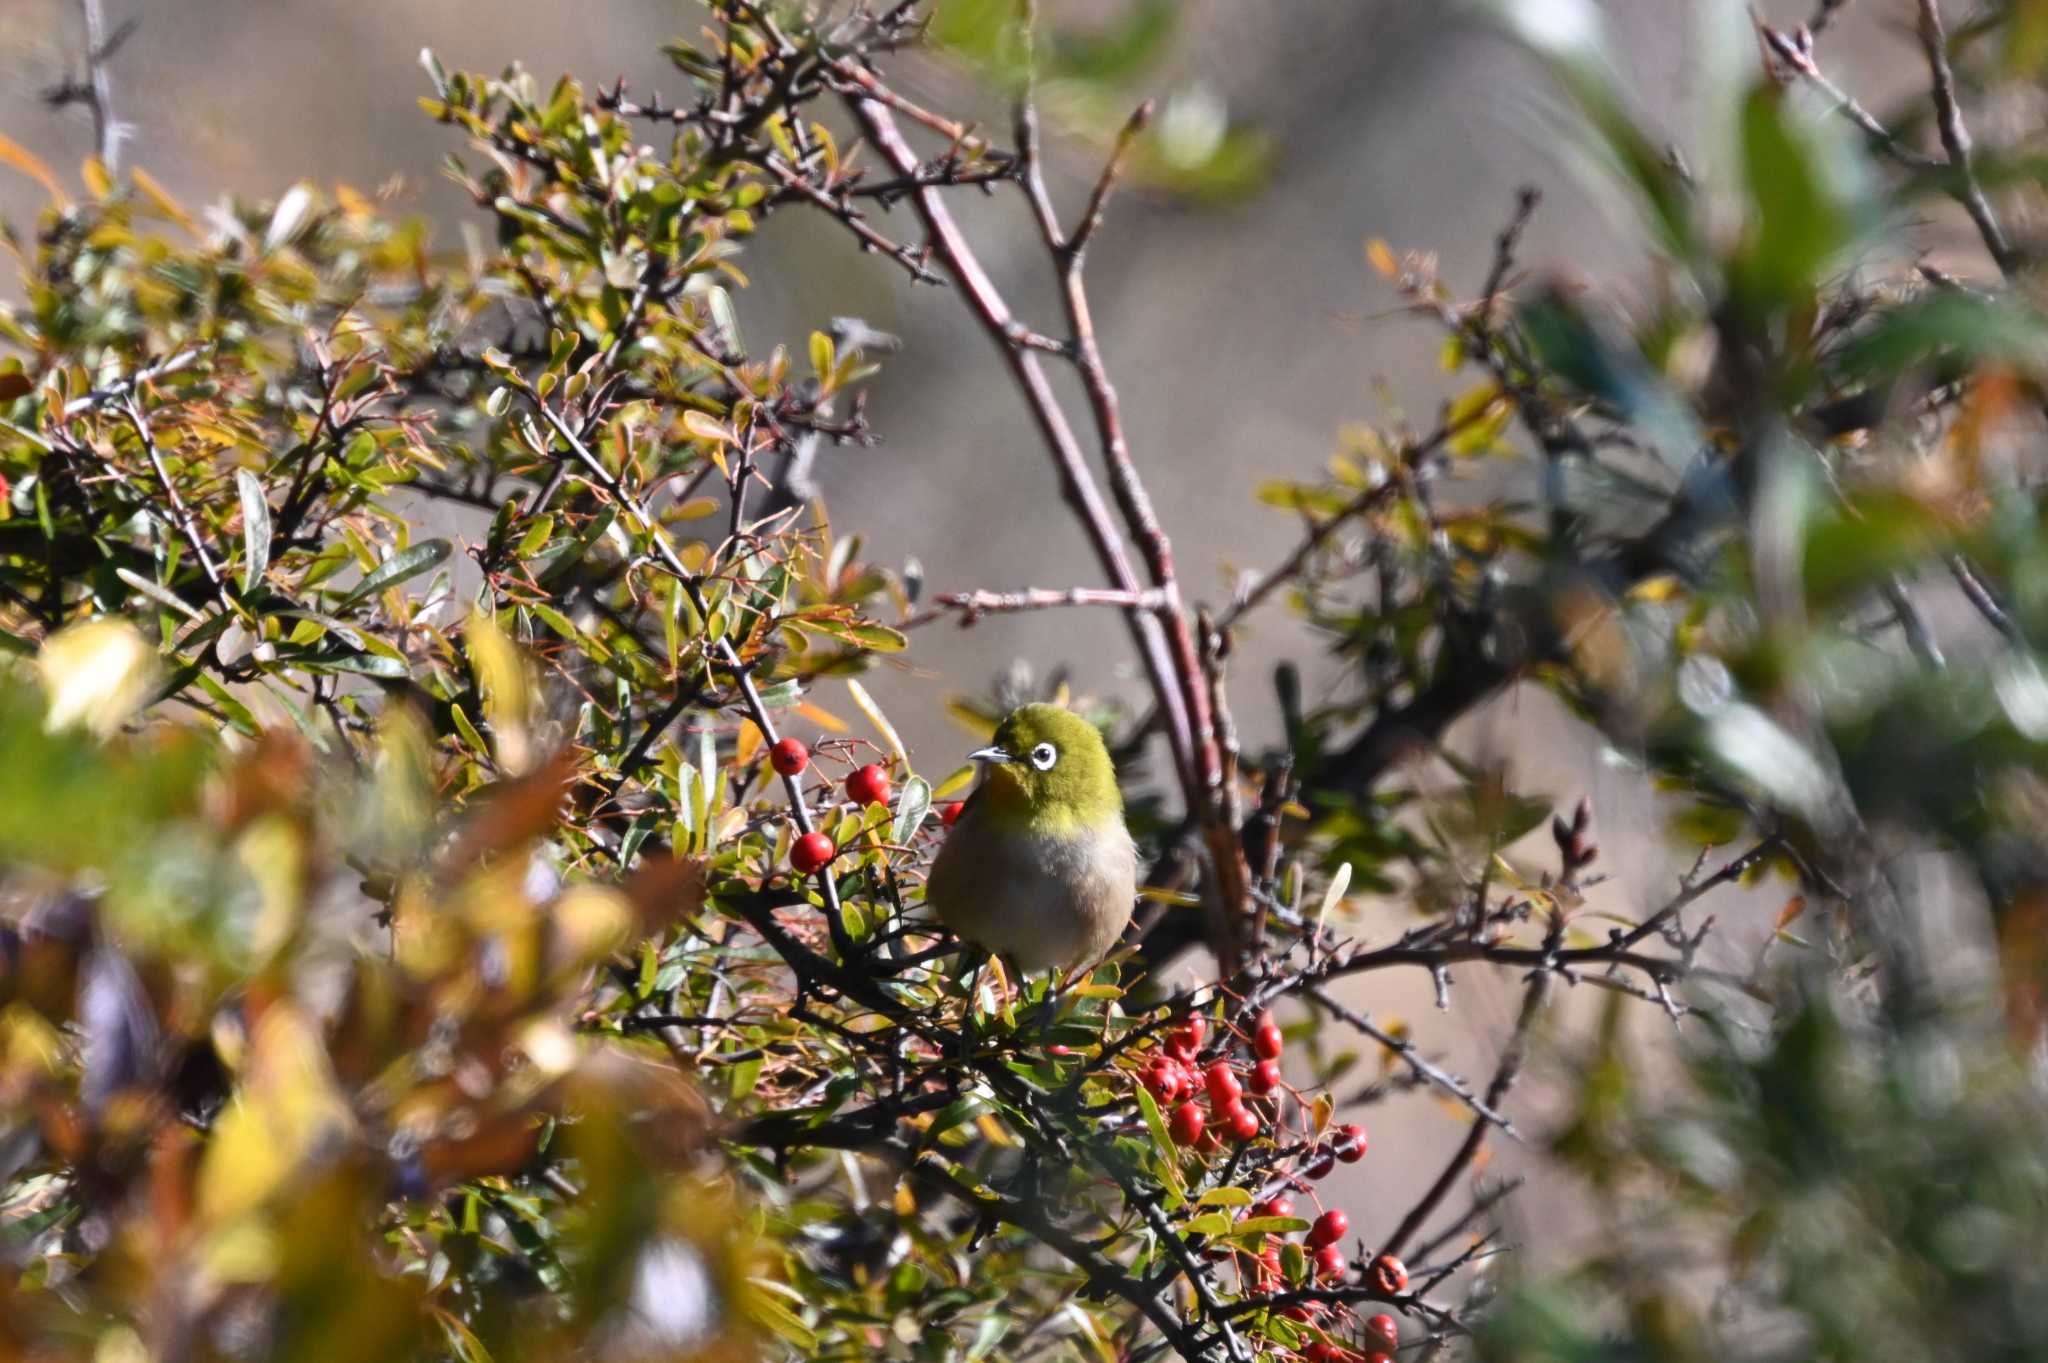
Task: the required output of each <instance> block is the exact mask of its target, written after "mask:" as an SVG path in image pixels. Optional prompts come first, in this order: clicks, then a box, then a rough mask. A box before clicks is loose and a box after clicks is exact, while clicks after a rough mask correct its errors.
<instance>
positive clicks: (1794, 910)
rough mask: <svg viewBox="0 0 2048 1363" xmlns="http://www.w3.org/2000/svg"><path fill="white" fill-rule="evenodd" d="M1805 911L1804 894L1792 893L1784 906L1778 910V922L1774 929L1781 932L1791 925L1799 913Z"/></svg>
mask: <svg viewBox="0 0 2048 1363" xmlns="http://www.w3.org/2000/svg"><path fill="white" fill-rule="evenodd" d="M1805 912H1806V896H1805V895H1803V894H1795V895H1793V896H1792V897H1791V898H1790V899H1788V900H1786V901H1785V907H1784V908H1782V909H1779V910H1778V923H1777V928H1776V930H1777V931H1779V932H1783V931H1784V930H1785V929H1786V928H1789V927H1791V926H1792V920H1794V919H1795V918H1797V917H1799V915H1800V914H1802V913H1805Z"/></svg>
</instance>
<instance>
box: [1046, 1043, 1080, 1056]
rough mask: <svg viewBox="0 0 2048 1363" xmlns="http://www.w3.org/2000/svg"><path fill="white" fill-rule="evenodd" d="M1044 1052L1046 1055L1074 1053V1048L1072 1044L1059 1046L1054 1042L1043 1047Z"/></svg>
mask: <svg viewBox="0 0 2048 1363" xmlns="http://www.w3.org/2000/svg"><path fill="white" fill-rule="evenodd" d="M1045 1053H1046V1054H1047V1055H1058V1056H1068V1055H1072V1054H1073V1053H1074V1048H1073V1047H1072V1046H1061V1045H1058V1044H1057V1043H1055V1044H1054V1045H1051V1046H1047V1047H1046V1048H1045Z"/></svg>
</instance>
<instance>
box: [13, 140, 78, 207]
mask: <svg viewBox="0 0 2048 1363" xmlns="http://www.w3.org/2000/svg"><path fill="white" fill-rule="evenodd" d="M0 165H7V166H13V167H14V168H15V169H16V170H18V171H20V172H21V173H22V174H23V175H26V176H28V177H29V178H30V179H32V180H34V181H35V182H36V183H37V184H39V185H41V186H42V187H43V188H44V189H46V190H48V191H49V192H50V197H51V198H52V199H54V200H56V203H57V206H58V207H59V208H62V207H64V206H65V205H66V204H68V203H70V202H71V196H70V195H68V194H66V193H65V192H64V187H63V186H62V185H60V184H58V183H57V177H56V176H54V175H52V174H50V168H49V167H48V166H46V165H44V164H43V163H42V162H41V161H38V160H37V159H36V158H35V157H34V156H33V155H32V154H30V152H29V150H28V148H26V147H24V146H22V145H21V143H19V142H16V141H15V140H14V139H13V138H11V137H0Z"/></svg>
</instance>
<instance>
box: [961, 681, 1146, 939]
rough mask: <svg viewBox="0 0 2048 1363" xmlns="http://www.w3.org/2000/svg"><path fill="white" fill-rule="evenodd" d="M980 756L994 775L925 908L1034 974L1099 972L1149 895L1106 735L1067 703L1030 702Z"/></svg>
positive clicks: (971, 804) (966, 815)
mask: <svg viewBox="0 0 2048 1363" xmlns="http://www.w3.org/2000/svg"><path fill="white" fill-rule="evenodd" d="M970 755H971V756H972V757H973V758H974V759H975V760H976V761H979V762H986V763H988V764H989V767H988V775H987V776H986V778H985V779H984V780H983V781H982V783H981V785H980V786H979V787H978V788H977V789H976V790H975V792H974V794H973V795H972V796H971V797H970V798H969V799H968V801H967V806H966V808H965V809H963V810H962V811H961V813H960V818H959V820H958V821H957V822H956V823H955V824H954V825H953V829H952V832H950V833H949V834H948V835H947V837H946V842H945V845H944V846H942V847H941V848H939V855H938V857H937V858H936V859H934V860H933V862H932V871H931V876H930V878H929V879H928V880H927V881H926V882H925V902H926V903H927V904H929V905H930V906H931V908H932V912H933V913H935V914H937V915H938V918H939V921H940V922H942V923H944V924H945V925H946V926H947V927H950V928H951V929H953V931H955V932H957V933H959V934H960V936H962V937H964V938H966V939H967V940H968V941H970V942H973V943H974V944H975V945H977V946H981V947H986V948H987V949H988V950H990V951H995V952H1001V953H1004V954H1006V955H1008V956H1009V957H1010V958H1011V959H1012V960H1014V961H1015V962H1016V963H1017V964H1018V965H1019V966H1021V967H1022V968H1024V969H1025V970H1043V969H1045V968H1047V967H1049V966H1063V967H1066V968H1069V969H1074V968H1083V967H1092V966H1093V965H1094V964H1095V963H1096V962H1097V961H1099V960H1101V959H1102V957H1103V956H1104V954H1106V953H1107V952H1108V951H1109V949H1110V947H1111V946H1112V945H1113V944H1114V943H1115V942H1116V939H1117V937H1118V936H1119V935H1120V934H1121V933H1122V932H1123V930H1124V925H1125V924H1126V923H1128V922H1130V921H1131V905H1132V902H1133V901H1134V900H1135V899H1136V898H1137V893H1138V850H1137V848H1136V846H1134V845H1133V844H1132V842H1131V834H1130V830H1129V829H1127V828H1125V827H1124V800H1123V793H1122V792H1121V791H1119V790H1118V789H1117V785H1116V769H1115V767H1114V766H1112V765H1111V763H1110V760H1109V749H1108V748H1106V747H1104V746H1103V742H1102V735H1101V734H1099V733H1097V732H1096V730H1095V726H1094V725H1092V724H1090V723H1089V722H1088V721H1087V720H1085V719H1082V718H1081V717H1080V716H1079V715H1076V714H1074V713H1072V712H1071V711H1068V710H1063V709H1061V708H1060V707H1059V706H1057V705H1025V706H1021V707H1019V708H1018V709H1016V710H1013V711H1011V712H1010V714H1009V715H1008V716H1007V717H1006V718H1005V719H1004V720H1003V722H1002V724H1000V725H999V726H997V728H996V732H995V742H994V743H993V744H992V745H991V746H989V747H986V748H983V749H981V750H980V751H979V752H976V753H973V754H970Z"/></svg>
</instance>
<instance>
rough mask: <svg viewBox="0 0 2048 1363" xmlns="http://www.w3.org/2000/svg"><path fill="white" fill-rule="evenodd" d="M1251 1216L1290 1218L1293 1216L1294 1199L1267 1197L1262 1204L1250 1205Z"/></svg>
mask: <svg viewBox="0 0 2048 1363" xmlns="http://www.w3.org/2000/svg"><path fill="white" fill-rule="evenodd" d="M1252 1215H1253V1216H1292V1215H1294V1199H1293V1198H1289V1197H1269V1198H1267V1199H1266V1200H1265V1201H1264V1202H1254V1203H1252Z"/></svg>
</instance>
